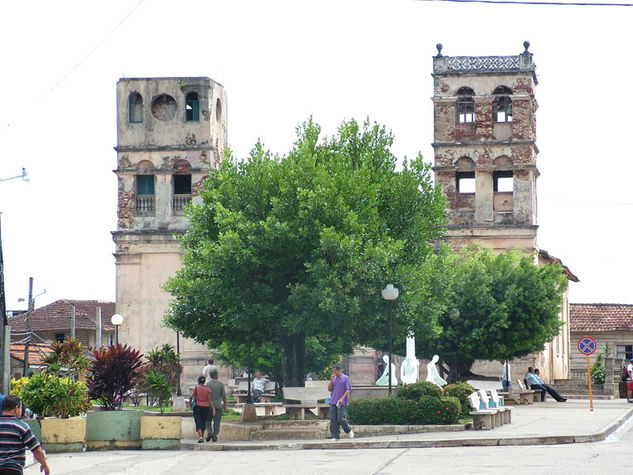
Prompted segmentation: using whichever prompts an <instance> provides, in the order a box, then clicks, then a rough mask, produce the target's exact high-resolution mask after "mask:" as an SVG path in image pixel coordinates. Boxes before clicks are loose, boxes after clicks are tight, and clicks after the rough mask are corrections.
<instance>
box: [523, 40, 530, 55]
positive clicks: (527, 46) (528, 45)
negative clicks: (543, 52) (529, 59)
mask: <svg viewBox="0 0 633 475" xmlns="http://www.w3.org/2000/svg"><path fill="white" fill-rule="evenodd" d="M523 47H524V48H525V51H524V53H527V52H528V48H529V47H530V42H529V41H524V42H523Z"/></svg>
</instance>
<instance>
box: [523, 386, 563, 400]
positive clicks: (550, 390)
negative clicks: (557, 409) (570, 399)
mask: <svg viewBox="0 0 633 475" xmlns="http://www.w3.org/2000/svg"><path fill="white" fill-rule="evenodd" d="M530 388H532V389H540V390H541V401H545V392H548V393H549V394H550V396H552V397H553V398H554V399H556V401H558V402H560V401H562V400H563V399H565V398H564V397H563V396H561V395H560V394H558V392H557V391H556V390H555V389H554V388H553V387H551V386H550V385H549V384H530Z"/></svg>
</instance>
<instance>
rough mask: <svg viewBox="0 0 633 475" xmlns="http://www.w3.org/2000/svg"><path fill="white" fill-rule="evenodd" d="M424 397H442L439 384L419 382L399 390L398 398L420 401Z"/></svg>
mask: <svg viewBox="0 0 633 475" xmlns="http://www.w3.org/2000/svg"><path fill="white" fill-rule="evenodd" d="M422 396H432V397H436V398H440V397H442V390H441V389H440V388H439V386H438V385H437V384H434V383H431V382H429V381H418V382H417V383H413V384H405V385H404V386H400V387H399V388H398V397H399V398H401V399H410V400H412V401H418V400H419V399H420V398H421V397H422Z"/></svg>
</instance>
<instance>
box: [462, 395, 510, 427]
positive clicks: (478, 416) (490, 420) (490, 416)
mask: <svg viewBox="0 0 633 475" xmlns="http://www.w3.org/2000/svg"><path fill="white" fill-rule="evenodd" d="M468 401H469V402H470V407H471V408H472V409H473V410H472V411H471V412H470V415H471V416H473V428H474V429H475V430H482V429H485V430H490V429H494V428H495V427H497V426H498V425H500V424H502V423H503V422H500V421H502V419H501V416H500V413H499V412H498V411H497V410H496V409H482V403H481V400H480V399H479V395H478V394H477V393H476V392H474V393H470V394H469V395H468Z"/></svg>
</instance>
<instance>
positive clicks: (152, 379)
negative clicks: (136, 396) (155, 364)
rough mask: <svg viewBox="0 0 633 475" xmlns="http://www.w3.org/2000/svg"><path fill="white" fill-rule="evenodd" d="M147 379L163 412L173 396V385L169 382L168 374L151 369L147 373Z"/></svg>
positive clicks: (150, 389)
mask: <svg viewBox="0 0 633 475" xmlns="http://www.w3.org/2000/svg"><path fill="white" fill-rule="evenodd" d="M145 381H146V383H147V388H148V391H149V393H150V395H151V396H152V397H153V398H154V399H155V400H157V401H158V405H159V406H160V413H161V414H162V413H163V412H164V411H165V407H166V406H168V405H169V400H170V398H171V387H170V386H169V384H168V383H167V376H166V375H164V374H163V373H160V372H158V371H150V372H148V373H147V374H146V375H145Z"/></svg>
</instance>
